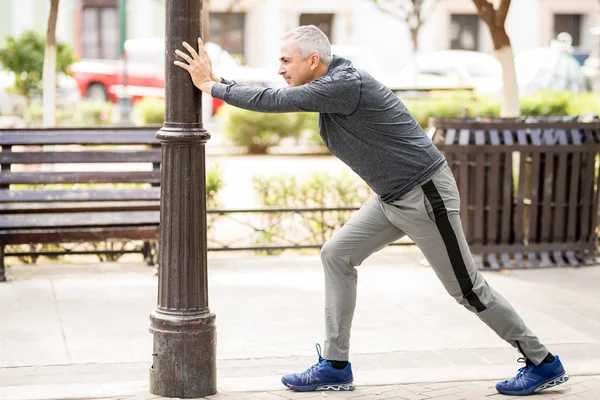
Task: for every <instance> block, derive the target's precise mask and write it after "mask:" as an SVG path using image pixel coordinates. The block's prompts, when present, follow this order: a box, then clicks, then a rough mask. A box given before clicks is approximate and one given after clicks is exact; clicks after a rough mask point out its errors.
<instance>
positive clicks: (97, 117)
mask: <svg viewBox="0 0 600 400" xmlns="http://www.w3.org/2000/svg"><path fill="white" fill-rule="evenodd" d="M112 110H113V105H112V103H110V102H106V103H98V102H95V101H93V100H85V99H83V100H81V101H80V102H79V103H78V104H77V106H75V108H74V109H63V108H57V109H56V124H57V126H59V127H61V126H62V127H66V126H96V125H106V124H110V123H111V122H112ZM43 116H44V110H43V107H42V105H41V104H29V105H28V106H27V107H26V108H25V112H24V114H23V118H24V119H25V122H26V124H27V126H28V127H39V126H42V121H43Z"/></svg>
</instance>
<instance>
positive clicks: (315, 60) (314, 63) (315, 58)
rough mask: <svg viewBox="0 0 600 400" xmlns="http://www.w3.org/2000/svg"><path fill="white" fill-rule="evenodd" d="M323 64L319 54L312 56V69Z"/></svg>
mask: <svg viewBox="0 0 600 400" xmlns="http://www.w3.org/2000/svg"><path fill="white" fill-rule="evenodd" d="M320 62H321V57H319V55H318V54H313V55H311V56H310V69H315V68H317V67H318V66H319V63H320Z"/></svg>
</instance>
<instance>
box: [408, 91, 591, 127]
mask: <svg viewBox="0 0 600 400" xmlns="http://www.w3.org/2000/svg"><path fill="white" fill-rule="evenodd" d="M402 101H403V102H404V104H405V105H406V107H407V108H408V110H409V111H410V112H411V113H412V114H413V116H414V117H415V119H416V120H417V122H418V123H419V124H420V125H421V126H422V127H423V128H426V127H427V126H428V124H429V122H428V120H429V118H430V117H439V118H444V117H450V118H460V117H464V116H468V117H470V118H476V117H498V116H500V102H499V101H498V100H494V99H491V98H488V97H484V96H477V97H473V96H470V95H466V94H455V95H450V96H441V97H431V98H418V99H402ZM520 102H521V115H522V116H566V115H572V116H573V115H581V114H590V113H596V114H600V95H598V94H596V93H572V92H539V93H536V94H532V95H527V96H522V97H521V100H520Z"/></svg>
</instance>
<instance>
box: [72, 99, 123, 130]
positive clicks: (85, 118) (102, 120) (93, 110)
mask: <svg viewBox="0 0 600 400" xmlns="http://www.w3.org/2000/svg"><path fill="white" fill-rule="evenodd" d="M112 112H113V104H112V103H110V102H106V103H99V102H97V101H94V100H82V101H80V102H79V103H78V104H77V106H76V107H75V115H74V118H73V122H74V124H75V126H93V125H107V124H110V123H111V122H112Z"/></svg>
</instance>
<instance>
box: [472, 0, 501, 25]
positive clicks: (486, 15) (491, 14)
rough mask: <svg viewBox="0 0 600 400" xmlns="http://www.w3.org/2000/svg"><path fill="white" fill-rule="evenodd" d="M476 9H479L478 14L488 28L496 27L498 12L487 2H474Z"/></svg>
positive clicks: (483, 0)
mask: <svg viewBox="0 0 600 400" xmlns="http://www.w3.org/2000/svg"><path fill="white" fill-rule="evenodd" d="M473 3H475V7H477V13H478V14H479V16H480V17H481V19H483V20H484V21H485V22H486V23H487V24H488V26H490V27H493V26H496V10H494V6H493V5H491V4H490V3H489V2H488V1H487V0H473Z"/></svg>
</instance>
